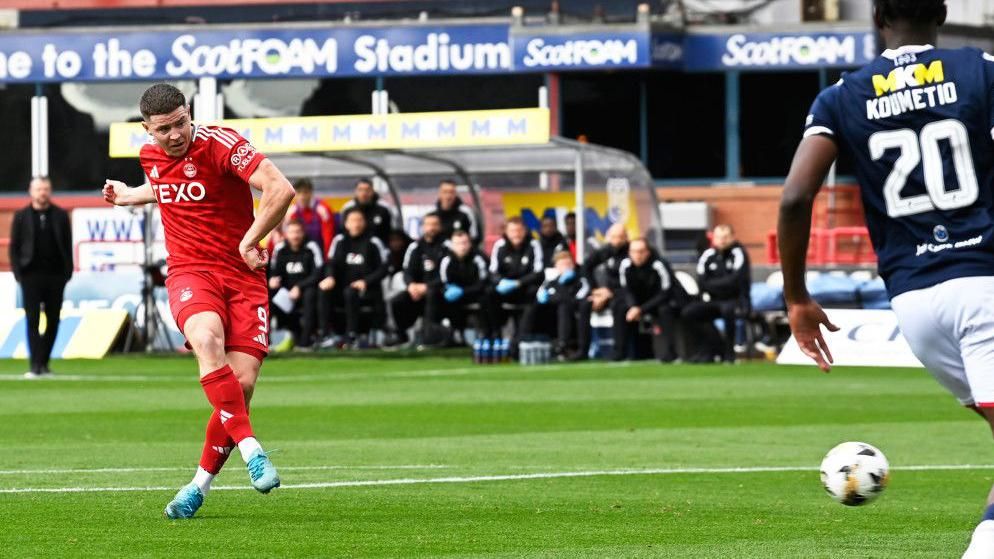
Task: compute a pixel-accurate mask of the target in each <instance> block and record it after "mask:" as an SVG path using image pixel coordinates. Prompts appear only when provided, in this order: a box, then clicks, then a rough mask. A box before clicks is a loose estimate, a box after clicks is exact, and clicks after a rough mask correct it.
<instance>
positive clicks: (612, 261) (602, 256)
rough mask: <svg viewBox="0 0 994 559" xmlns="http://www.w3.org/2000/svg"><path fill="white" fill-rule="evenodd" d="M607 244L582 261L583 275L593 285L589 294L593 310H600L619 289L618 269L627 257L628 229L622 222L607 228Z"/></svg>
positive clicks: (619, 277) (605, 306)
mask: <svg viewBox="0 0 994 559" xmlns="http://www.w3.org/2000/svg"><path fill="white" fill-rule="evenodd" d="M606 239H607V244H605V245H604V246H602V247H600V248H598V249H597V250H595V251H594V252H593V253H591V254H589V255H587V259H586V260H584V262H583V276H584V277H585V278H587V280H589V281H590V284H591V285H593V286H594V290H593V292H592V293H591V295H590V301H591V303H593V311H594V312H601V311H602V310H604V309H605V308H607V306H608V305H609V304H610V303H611V300H612V299H614V296H615V293H616V292H617V291H618V290H619V289H621V276H620V275H619V273H618V270H619V269H620V268H621V262H622V261H623V260H624V259H626V258H628V230H627V229H625V226H624V224H621V223H615V224H614V225H612V226H611V227H610V228H609V229H608V230H607V235H606Z"/></svg>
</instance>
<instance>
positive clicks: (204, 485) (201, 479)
mask: <svg viewBox="0 0 994 559" xmlns="http://www.w3.org/2000/svg"><path fill="white" fill-rule="evenodd" d="M212 481H214V474H212V473H210V472H208V471H207V470H205V469H203V468H201V467H199V466H198V467H197V473H195V474H193V483H195V484H197V487H199V488H200V492H201V493H203V494H204V497H206V496H207V492H208V491H210V490H211V482H212Z"/></svg>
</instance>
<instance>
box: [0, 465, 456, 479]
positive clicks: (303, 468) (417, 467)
mask: <svg viewBox="0 0 994 559" xmlns="http://www.w3.org/2000/svg"><path fill="white" fill-rule="evenodd" d="M450 467H451V466H446V465H444V464H398V465H396V466H391V465H388V464H381V465H372V466H345V465H339V466H280V470H286V471H301V472H303V471H327V470H346V471H353V470H442V469H445V468H450ZM191 470H193V468H191V467H189V466H188V467H175V466H174V467H168V468H62V469H40V470H0V475H2V476H11V475H15V476H16V475H45V474H133V473H141V472H187V471H191Z"/></svg>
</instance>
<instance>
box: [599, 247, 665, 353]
mask: <svg viewBox="0 0 994 559" xmlns="http://www.w3.org/2000/svg"><path fill="white" fill-rule="evenodd" d="M619 273H620V279H621V291H620V293H619V294H618V295H616V296H615V301H614V304H613V309H614V358H615V360H616V361H622V360H624V359H625V358H627V357H628V355H627V353H628V352H627V348H628V345H627V344H628V340H629V339H632V337H634V336H635V335H636V334H637V333H638V325H639V323H640V322H641V321H642V318H643V317H644V316H652V321H653V325H654V326H655V327H656V329H657V330H658V332H654V333H655V334H657V335H659V336H661V338H662V346H663V348H662V351H661V352H660V354H658V355H657V357H658V358H659V359H660V360H661V361H664V362H670V361H673V360H674V359H676V335H675V334H676V333H675V331H674V327H675V323H676V318H677V317H678V316H680V309H679V305H680V304H681V303H682V301H681V299H682V298H681V297H680V296H679V295H680V294H681V293H682V290H681V289H680V288H679V287H678V286H677V284H676V278H675V277H674V275H673V269H672V268H671V267H670V265H669V263H668V262H666V261H665V260H663V259H662V258H660V257H658V256H656V255H655V254H653V251H652V249H651V248H649V243H648V242H647V241H646V240H645V239H641V238H639V239H634V240H632V242H631V243H629V245H628V258H626V259H624V260H623V261H622V262H621V267H620V269H619Z"/></svg>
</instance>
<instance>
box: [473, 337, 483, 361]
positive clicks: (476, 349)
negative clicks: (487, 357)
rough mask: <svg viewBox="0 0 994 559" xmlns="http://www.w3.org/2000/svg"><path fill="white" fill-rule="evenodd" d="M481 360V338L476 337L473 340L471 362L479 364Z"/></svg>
mask: <svg viewBox="0 0 994 559" xmlns="http://www.w3.org/2000/svg"><path fill="white" fill-rule="evenodd" d="M481 361H483V340H481V339H479V338H477V339H475V340H473V363H476V364H479V363H480V362H481Z"/></svg>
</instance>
